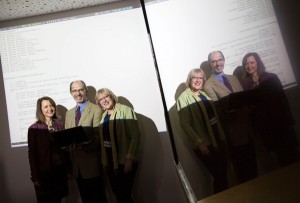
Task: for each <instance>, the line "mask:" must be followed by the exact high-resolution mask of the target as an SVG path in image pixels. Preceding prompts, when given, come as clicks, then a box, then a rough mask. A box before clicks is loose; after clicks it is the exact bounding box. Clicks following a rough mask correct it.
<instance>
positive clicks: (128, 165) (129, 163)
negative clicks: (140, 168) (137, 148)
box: [124, 159, 132, 173]
mask: <svg viewBox="0 0 300 203" xmlns="http://www.w3.org/2000/svg"><path fill="white" fill-rule="evenodd" d="M131 169H132V160H131V159H126V161H125V164H124V172H125V173H129V172H130V171H131Z"/></svg>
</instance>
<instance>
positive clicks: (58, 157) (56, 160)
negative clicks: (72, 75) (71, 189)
mask: <svg viewBox="0 0 300 203" xmlns="http://www.w3.org/2000/svg"><path fill="white" fill-rule="evenodd" d="M36 106H37V107H36V119H37V121H36V122H35V123H34V124H32V125H31V126H30V127H29V129H28V157H29V163H30V170H31V180H32V183H33V185H34V188H35V193H36V198H37V202H38V203H47V202H49V203H59V202H61V200H62V198H64V197H66V196H67V195H68V177H67V174H68V173H67V172H68V170H69V168H70V160H69V153H68V152H66V151H65V150H62V149H60V148H59V147H58V146H57V145H56V143H55V142H54V140H53V138H52V137H51V132H53V131H59V130H63V129H64V125H63V123H62V122H61V121H60V120H58V119H57V115H56V104H55V102H54V101H53V99H51V98H50V97H42V98H40V99H38V100H37V105H36Z"/></svg>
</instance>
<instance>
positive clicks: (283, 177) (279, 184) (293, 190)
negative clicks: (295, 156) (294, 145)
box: [198, 163, 300, 203]
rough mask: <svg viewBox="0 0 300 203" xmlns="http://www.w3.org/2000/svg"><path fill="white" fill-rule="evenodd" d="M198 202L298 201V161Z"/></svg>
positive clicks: (299, 174)
mask: <svg viewBox="0 0 300 203" xmlns="http://www.w3.org/2000/svg"><path fill="white" fill-rule="evenodd" d="M198 203H300V163H296V164H293V165H290V166H287V167H284V168H281V169H278V170H276V171H273V172H270V173H268V174H265V175H262V176H259V177H257V178H255V179H253V180H251V181H248V182H246V183H243V184H240V185H237V186H234V187H232V188H230V189H228V190H226V191H223V192H220V193H218V194H216V195H213V196H210V197H207V198H205V199H202V200H200V201H198Z"/></svg>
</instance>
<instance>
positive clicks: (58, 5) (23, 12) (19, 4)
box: [0, 0, 125, 21]
mask: <svg viewBox="0 0 300 203" xmlns="http://www.w3.org/2000/svg"><path fill="white" fill-rule="evenodd" d="M117 1H125V0H1V1H0V21H6V20H13V19H18V18H24V17H30V16H37V15H43V14H49V13H55V12H60V11H67V10H73V9H78V8H85V7H90V6H96V5H101V4H107V3H113V2H117Z"/></svg>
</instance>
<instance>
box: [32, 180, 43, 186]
mask: <svg viewBox="0 0 300 203" xmlns="http://www.w3.org/2000/svg"><path fill="white" fill-rule="evenodd" d="M32 183H33V185H34V186H35V187H40V186H41V182H40V181H33V182H32Z"/></svg>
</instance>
